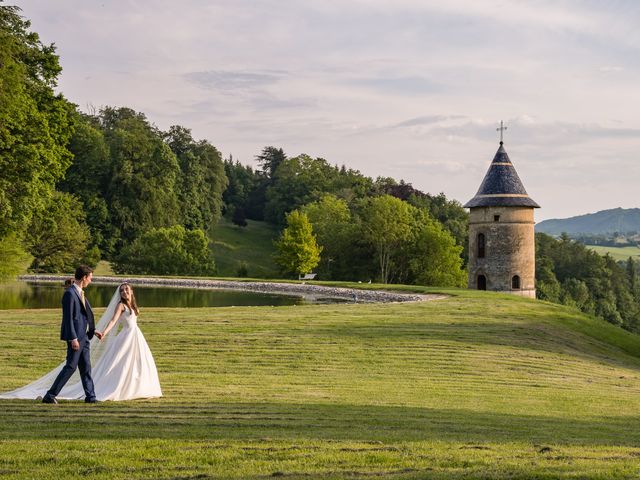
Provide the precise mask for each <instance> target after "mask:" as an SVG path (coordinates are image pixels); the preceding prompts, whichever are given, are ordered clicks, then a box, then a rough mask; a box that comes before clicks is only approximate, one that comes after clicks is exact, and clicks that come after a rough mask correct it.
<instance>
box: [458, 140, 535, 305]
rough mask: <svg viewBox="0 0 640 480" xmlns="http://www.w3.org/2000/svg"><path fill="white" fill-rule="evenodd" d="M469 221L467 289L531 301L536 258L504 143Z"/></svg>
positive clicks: (528, 215)
mask: <svg viewBox="0 0 640 480" xmlns="http://www.w3.org/2000/svg"><path fill="white" fill-rule="evenodd" d="M465 208H468V209H470V216H469V288H471V289H474V290H476V289H477V290H493V291H498V292H504V293H512V294H515V295H522V296H524V297H531V298H535V296H536V287H535V277H536V252H535V237H534V230H533V226H534V220H533V209H534V208H540V206H539V205H538V204H537V203H536V202H534V201H533V199H531V198H530V197H529V195H527V191H526V190H525V189H524V186H523V185H522V182H521V181H520V178H519V177H518V174H517V173H516V169H515V168H514V167H513V164H512V163H511V160H509V156H508V155H507V152H506V151H505V149H504V146H503V142H502V141H501V142H500V148H498V151H497V152H496V155H495V157H494V158H493V162H491V165H490V166H489V170H488V171H487V174H486V175H485V177H484V180H483V181H482V184H481V185H480V189H479V190H478V193H476V196H475V197H473V198H472V199H471V200H469V201H468V202H467V203H466V204H465Z"/></svg>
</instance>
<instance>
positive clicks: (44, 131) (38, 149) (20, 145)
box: [0, 6, 73, 270]
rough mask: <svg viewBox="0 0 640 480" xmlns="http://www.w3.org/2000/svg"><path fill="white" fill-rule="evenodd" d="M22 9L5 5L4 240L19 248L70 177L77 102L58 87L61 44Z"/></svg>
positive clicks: (0, 39) (1, 118) (0, 210)
mask: <svg viewBox="0 0 640 480" xmlns="http://www.w3.org/2000/svg"><path fill="white" fill-rule="evenodd" d="M19 12H20V9H19V8H18V7H13V6H0V243H3V244H4V245H5V246H6V245H13V246H15V242H16V241H17V240H19V239H20V238H21V235H22V233H23V231H24V229H25V227H26V226H27V225H28V224H29V222H30V220H31V217H32V216H33V215H34V213H35V212H37V211H39V210H42V209H43V208H44V207H45V205H46V204H47V202H48V200H49V198H50V196H51V193H52V192H53V190H54V186H55V183H56V182H57V181H58V180H59V179H60V178H62V176H63V175H64V172H65V170H66V168H67V166H68V165H69V162H70V157H71V155H70V153H69V151H68V150H67V149H66V145H67V143H68V141H69V137H70V135H71V133H72V130H73V124H72V118H71V113H72V111H73V106H72V105H71V104H70V103H69V102H67V101H66V100H65V99H64V97H63V96H62V95H59V94H56V93H55V92H54V90H53V88H54V87H55V86H56V81H57V77H58V75H59V74H60V71H61V68H60V64H59V62H58V57H57V55H56V54H55V47H54V46H53V45H43V44H42V43H41V41H40V38H39V36H38V34H37V33H35V32H31V31H29V28H30V22H29V21H28V20H24V19H23V18H22V17H21V16H20V14H19ZM9 250H12V248H10V249H9ZM21 257H22V256H21V255H17V256H14V255H11V256H10V258H13V259H14V260H15V261H16V262H17V263H15V264H14V265H13V267H9V266H8V265H7V268H8V270H14V267H18V265H19V264H20V263H22V260H20V258H21ZM7 258H9V256H8V257H7Z"/></svg>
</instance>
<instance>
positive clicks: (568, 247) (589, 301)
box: [536, 233, 640, 332]
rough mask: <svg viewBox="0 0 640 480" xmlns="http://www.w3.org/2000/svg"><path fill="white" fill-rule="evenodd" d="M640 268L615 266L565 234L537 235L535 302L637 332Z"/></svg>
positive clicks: (639, 323)
mask: <svg viewBox="0 0 640 480" xmlns="http://www.w3.org/2000/svg"><path fill="white" fill-rule="evenodd" d="M639 275H640V268H639V265H638V261H637V260H634V259H633V258H631V257H629V259H628V260H627V261H626V262H616V261H615V260H614V259H613V258H612V257H610V256H609V255H605V256H601V255H599V254H597V253H596V252H594V251H593V250H590V249H589V248H587V247H585V246H584V245H583V244H581V243H580V242H578V241H576V240H572V239H571V238H570V237H569V236H568V235H567V234H563V235H562V236H561V237H560V238H559V239H555V238H553V237H551V236H550V235H547V234H544V233H537V234H536V288H537V295H538V298H540V299H542V300H548V301H550V302H554V303H561V304H564V305H569V306H573V307H576V308H578V309H580V310H581V311H583V312H585V313H588V314H591V315H594V316H597V317H599V318H602V319H604V320H606V321H608V322H610V323H613V324H615V325H619V326H621V327H623V328H625V329H627V330H631V331H634V332H638V331H640V276H639Z"/></svg>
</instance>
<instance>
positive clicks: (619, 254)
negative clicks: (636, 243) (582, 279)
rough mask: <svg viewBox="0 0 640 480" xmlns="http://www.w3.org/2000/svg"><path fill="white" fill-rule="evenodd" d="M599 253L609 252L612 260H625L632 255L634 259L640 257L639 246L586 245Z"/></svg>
mask: <svg viewBox="0 0 640 480" xmlns="http://www.w3.org/2000/svg"><path fill="white" fill-rule="evenodd" d="M587 248H590V249H591V250H593V251H594V252H596V253H599V254H600V255H605V254H607V253H608V254H609V255H611V256H612V257H613V259H614V260H627V259H628V258H629V257H633V258H635V259H636V260H637V259H638V258H640V247H603V246H601V245H587Z"/></svg>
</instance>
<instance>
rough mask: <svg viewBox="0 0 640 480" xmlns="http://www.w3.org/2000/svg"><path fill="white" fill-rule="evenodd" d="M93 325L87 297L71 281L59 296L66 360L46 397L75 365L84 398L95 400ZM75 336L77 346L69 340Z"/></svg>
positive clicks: (59, 387) (55, 391)
mask: <svg viewBox="0 0 640 480" xmlns="http://www.w3.org/2000/svg"><path fill="white" fill-rule="evenodd" d="M95 329H96V328H95V323H94V319H93V311H92V310H91V305H89V300H87V299H86V298H85V301H84V305H83V303H82V296H81V293H80V289H79V288H77V287H76V285H75V284H73V285H71V286H70V287H69V288H67V290H66V291H65V292H64V295H63V296H62V325H61V327H60V340H65V341H66V342H67V363H66V364H65V366H64V367H63V368H62V370H61V371H60V373H59V374H58V377H57V378H56V380H55V381H54V382H53V385H52V386H51V388H50V389H49V391H48V392H47V394H46V395H45V398H55V397H56V396H57V395H58V393H60V390H62V387H64V385H65V384H66V383H67V381H68V380H69V378H71V375H73V372H75V371H76V368H79V369H80V380H82V386H83V388H84V393H85V395H86V398H85V400H86V401H92V400H95V398H96V395H95V392H94V388H93V379H92V378H91V358H90V353H91V351H90V346H89V340H91V339H92V338H93V334H94V332H95ZM74 339H77V340H78V343H80V348H79V349H78V350H74V349H73V348H72V347H71V341H72V340H74Z"/></svg>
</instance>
